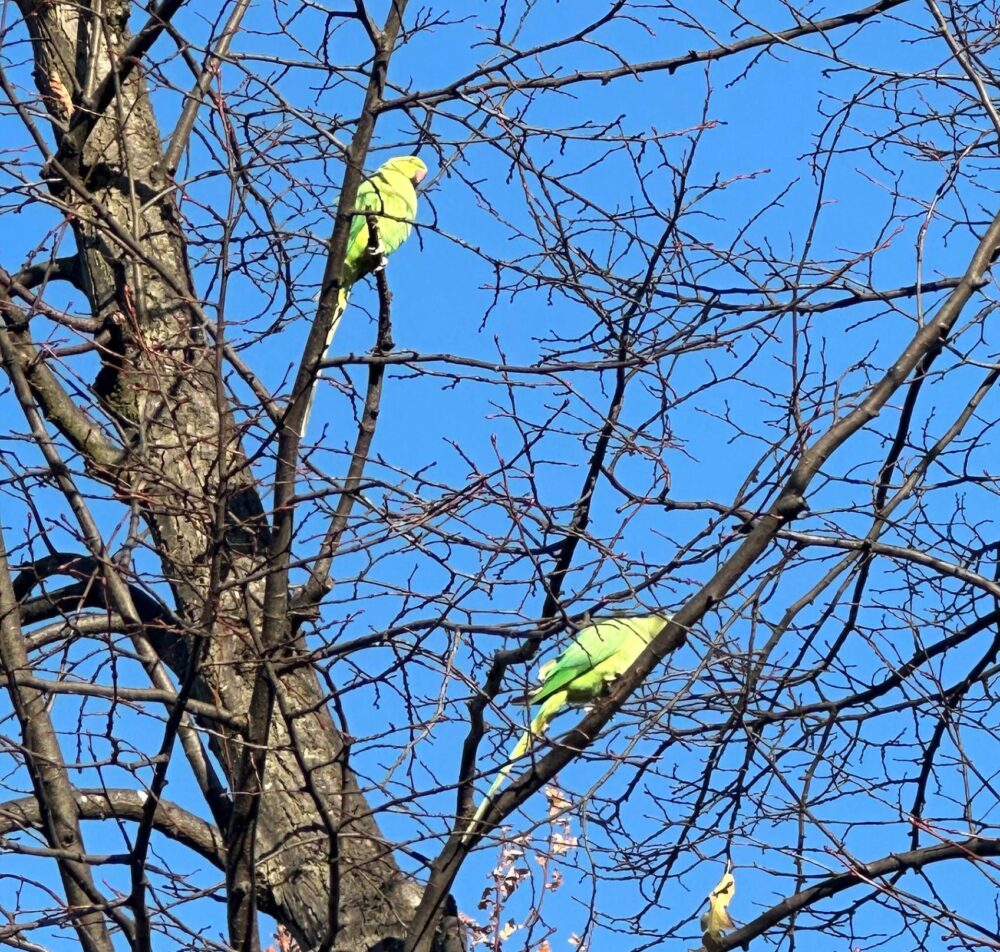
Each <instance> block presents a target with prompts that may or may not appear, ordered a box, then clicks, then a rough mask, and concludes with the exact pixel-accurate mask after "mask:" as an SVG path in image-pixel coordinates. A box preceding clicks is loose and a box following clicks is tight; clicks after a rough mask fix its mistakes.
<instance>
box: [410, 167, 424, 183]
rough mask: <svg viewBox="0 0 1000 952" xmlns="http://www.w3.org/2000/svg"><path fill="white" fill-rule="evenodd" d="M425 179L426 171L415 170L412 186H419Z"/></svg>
mask: <svg viewBox="0 0 1000 952" xmlns="http://www.w3.org/2000/svg"><path fill="white" fill-rule="evenodd" d="M426 177H427V169H417V170H416V172H414V173H413V184H414V185H419V184H420V183H421V182H422V181H423V180H424V179H425V178H426Z"/></svg>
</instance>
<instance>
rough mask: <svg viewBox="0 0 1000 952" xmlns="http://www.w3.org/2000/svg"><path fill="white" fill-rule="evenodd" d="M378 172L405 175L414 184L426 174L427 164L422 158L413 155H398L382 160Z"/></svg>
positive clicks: (419, 181)
mask: <svg viewBox="0 0 1000 952" xmlns="http://www.w3.org/2000/svg"><path fill="white" fill-rule="evenodd" d="M379 172H382V173H383V174H386V175H405V176H406V177H407V178H408V179H409V180H410V181H411V182H412V183H413V184H414V185H415V186H416V185H419V184H420V183H421V182H422V181H423V180H424V176H425V175H427V166H426V165H425V164H424V160H423V159H418V158H417V157H416V156H415V155H400V156H397V157H396V158H394V159H389V161H388V162H384V163H383V164H382V166H381V168H380V169H379Z"/></svg>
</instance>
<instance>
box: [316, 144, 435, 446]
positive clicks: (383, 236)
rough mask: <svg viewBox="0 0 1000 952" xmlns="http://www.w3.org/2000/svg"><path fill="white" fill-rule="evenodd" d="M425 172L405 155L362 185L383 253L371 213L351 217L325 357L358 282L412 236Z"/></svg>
mask: <svg viewBox="0 0 1000 952" xmlns="http://www.w3.org/2000/svg"><path fill="white" fill-rule="evenodd" d="M425 175H427V166H426V165H425V164H424V162H423V160H422V159H419V158H417V156H415V155H401V156H396V158H394V159H389V160H388V161H387V162H383V163H382V165H380V166H379V168H378V170H377V171H376V172H374V173H373V174H372V175H371V176H369V177H368V178H367V179H365V181H364V182H362V183H361V185H360V186H359V187H358V197H357V199H356V201H355V203H354V207H355V208H356V209H357V211H358V212H377V213H378V221H377V228H378V241H379V252H380V254H379V255H372V254H371V253H370V252H369V250H368V245H369V241H370V239H369V234H368V218H367V216H366V215H364V214H358V213H355V215H354V218H353V219H352V220H351V233H350V236H349V237H348V239H347V254H346V255H345V257H344V283H343V285H342V286H341V288H340V291H339V292H338V295H337V310H336V313H335V314H334V318H333V323H332V324H331V325H330V333H329V334H327V336H326V344H325V346H324V348H323V355H324V356H326V351H327V350H329V349H330V344H331V343H332V342H333V335H334V334H336V333H337V328H338V327H339V326H340V319H341V317H343V315H344V309H345V308H346V307H347V299H348V298H349V297H350V294H351V288H352V287H353V286H354V283H355V282H356V281H358V280H360V279H361V278H363V277H364V276H365V275H367V274H371V273H372V272H373V271H375V270H376V269H377V268H378V267H380V265H381V264H382V263H384V261H385V256H387V255H391V254H392V253H393V252H394V251H395V250H396V249H397V248H398V247H399V246H400V245H401V244H402V243H403V242H404V241H406V239H407V238H409V237H410V232H411V231H412V230H413V220H414V218H416V215H417V186H418V185H419V184H420V183H421V182H422V181H423V179H424V176H425ZM315 392H316V385H315V384H313V389H312V391H311V392H310V394H309V403H308V404H307V405H306V411H305V414H304V416H303V418H302V433H303V435H304V434H305V431H306V423H307V422H308V420H309V414H310V411H311V410H312V401H313V396H314V395H315Z"/></svg>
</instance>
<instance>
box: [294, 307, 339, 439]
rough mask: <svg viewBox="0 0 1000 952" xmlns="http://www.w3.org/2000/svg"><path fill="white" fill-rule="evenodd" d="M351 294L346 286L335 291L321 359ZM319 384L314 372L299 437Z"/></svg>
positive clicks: (325, 352)
mask: <svg viewBox="0 0 1000 952" xmlns="http://www.w3.org/2000/svg"><path fill="white" fill-rule="evenodd" d="M350 296H351V292H350V291H349V290H348V289H347V288H341V289H340V290H339V291H338V292H337V310H336V312H335V313H334V315H333V321H332V322H331V324H330V332H329V333H328V334H327V335H326V345H325V346H324V347H323V359H324V360H325V359H326V355H327V352H328V351H329V350H330V345H331V344H332V343H333V335H334V334H336V333H337V328H338V327H340V319H341V318H342V317H343V316H344V311H345V310H346V308H347V299H348V298H349V297H350ZM318 385H319V373H318V372H317V374H316V379H315V380H314V381H313V383H312V387H311V388H310V390H309V398H308V401H307V403H306V409H305V412H304V413H303V414H302V426H301V427H300V429H299V437H300V439H305V435H306V427H307V426H308V425H309V417H310V416H311V415H312V408H313V400H315V399H316V387H317V386H318Z"/></svg>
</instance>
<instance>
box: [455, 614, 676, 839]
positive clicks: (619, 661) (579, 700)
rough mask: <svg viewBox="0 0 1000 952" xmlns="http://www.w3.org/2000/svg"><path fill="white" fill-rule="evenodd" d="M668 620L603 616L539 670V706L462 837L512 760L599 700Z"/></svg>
mask: <svg viewBox="0 0 1000 952" xmlns="http://www.w3.org/2000/svg"><path fill="white" fill-rule="evenodd" d="M668 621H670V616H669V615H639V616H634V617H631V618H606V619H603V620H602V621H599V622H596V623H595V624H593V625H588V626H587V627H586V628H583V629H581V631H580V634H579V635H577V636H576V639H575V640H574V641H573V643H572V644H571V645H569V646H568V647H567V648H566V650H565V651H563V653H562V654H561V655H559V657H557V658H555V659H553V660H552V661H547V662H545V664H543V665H542V666H541V667H540V668H539V669H538V677H539V679H540V681H541V683H540V684H539V686H538V689H537V690H536V691H535V693H534V694H533V695H532V696H531V700H530V701H529V703H530V704H541V707H540V708H539V709H538V713H537V714H536V715H535V716H534V717H533V718H532V720H531V724H530V726H529V727H528V729H527V730H526V731H525V732H524V734H523V735H522V737H521V739H520V740H519V741H518V742H517V744H516V746H515V747H514V749H513V750H512V751H511V752H510V757H509V758H508V760H507V763H506V764H505V765H504V766H503V767H502V768H501V769H500V772H499V773H498V774H497V776H496V780H494V781H493V784H492V785H491V786H490V789H489V790H488V791H487V792H486V796H485V797H484V798H483V802H482V803H481V804H480V805H479V809H478V810H476V814H475V816H474V817H473V818H472V822H471V823H470V824H469V828H468V830H467V831H466V835H468V833H471V832H472V830H473V828H474V827H475V825H476V823H478V822H479V820H480V819H481V818H482V816H483V814H484V813H485V812H486V809H487V808H488V807H489V805H490V801H491V800H492V798H493V794H494V793H495V792H496V789H497V787H499V786H500V784H501V783H502V782H503V780H504V778H505V777H506V776H507V775H508V774H509V773H510V771H511V768H512V767H513V765H514V762H515V761H516V760H518V759H519V758H520V757H523V756H524V754H526V753H527V752H528V750H530V749H531V747H532V745H533V744H534V742H535V740H536V739H537V738H538V737H540V736H541V735H542V734H544V733H545V732H546V730H548V726H549V724H551V723H552V721H553V720H554V719H555V718H556V717H557V716H558V715H559V714H561V713H562V712H563V711H565V710H566V709H567V708H569V707H582V706H584V705H587V704H592V703H593V702H594V701H596V700H598V699H599V698H600V697H601V695H603V694H604V693H605V691H606V690H607V686H608V685H609V684H611V683H612V682H613V681H615V680H617V679H618V678H619V677H621V676H622V675H623V674H624V673H625V672H626V671H627V670H628V669H629V668H630V667H631V666H632V662H634V661H635V659H636V658H638V657H639V655H641V654H642V652H643V649H644V648H645V647H646V645H648V644H649V643H650V642H651V641H652V640H653V639H654V638H655V637H656V636H657V635H658V634H659V633H660V631H662V630H663V626H664V625H665V624H666V623H667V622H668Z"/></svg>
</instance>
